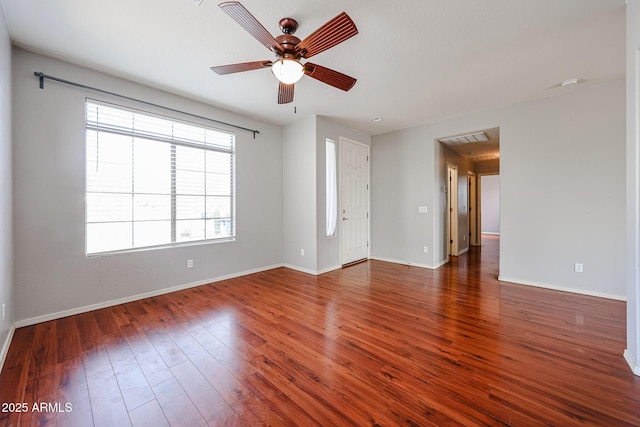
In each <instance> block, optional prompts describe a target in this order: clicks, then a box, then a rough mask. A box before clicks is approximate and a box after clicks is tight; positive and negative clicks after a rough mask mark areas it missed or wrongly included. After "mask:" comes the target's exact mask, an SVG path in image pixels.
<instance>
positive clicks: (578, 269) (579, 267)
mask: <svg viewBox="0 0 640 427" xmlns="http://www.w3.org/2000/svg"><path fill="white" fill-rule="evenodd" d="M574 270H575V272H576V273H582V272H583V271H584V266H583V265H582V264H581V263H579V262H576V264H575V266H574Z"/></svg>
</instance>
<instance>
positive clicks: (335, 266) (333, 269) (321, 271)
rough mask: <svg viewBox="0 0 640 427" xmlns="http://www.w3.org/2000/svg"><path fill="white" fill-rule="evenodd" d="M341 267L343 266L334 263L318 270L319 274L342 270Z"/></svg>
mask: <svg viewBox="0 0 640 427" xmlns="http://www.w3.org/2000/svg"><path fill="white" fill-rule="evenodd" d="M341 268H342V266H341V265H334V266H333V267H327V268H323V269H322V270H318V275H321V274H325V273H329V272H331V271H335V270H340V269H341Z"/></svg>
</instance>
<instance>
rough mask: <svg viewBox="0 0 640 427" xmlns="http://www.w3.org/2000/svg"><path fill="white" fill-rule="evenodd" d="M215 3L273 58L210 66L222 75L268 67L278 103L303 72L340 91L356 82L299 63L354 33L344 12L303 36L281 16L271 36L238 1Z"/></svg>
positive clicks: (290, 98) (287, 99) (289, 93)
mask: <svg viewBox="0 0 640 427" xmlns="http://www.w3.org/2000/svg"><path fill="white" fill-rule="evenodd" d="M219 6H220V7H221V8H222V10H224V11H225V12H226V13H227V14H228V15H229V16H231V17H232V18H233V19H234V20H235V21H236V22H237V23H238V24H240V25H241V26H242V27H243V28H244V29H245V30H247V31H248V32H249V34H251V35H252V36H253V37H254V38H256V39H257V40H258V41H259V42H260V43H262V44H263V45H264V46H266V47H267V49H269V50H271V51H272V52H273V53H274V54H275V56H276V59H275V61H270V60H265V61H252V62H242V63H239V64H229V65H220V66H217V67H211V69H212V70H213V71H215V72H216V73H218V74H220V75H223V74H231V73H238V72H242V71H250V70H258V69H261V68H269V67H270V68H271V71H272V72H273V74H274V75H275V76H276V78H277V79H278V81H279V86H278V104H287V103H289V102H292V101H293V87H294V84H295V83H296V82H297V81H298V80H300V79H301V78H302V76H303V75H305V74H306V75H307V76H309V77H313V78H314V79H316V80H319V81H321V82H323V83H326V84H328V85H330V86H333V87H336V88H338V89H342V90H344V91H348V90H349V89H351V88H352V87H353V85H355V84H356V79H354V78H353V77H350V76H347V75H346V74H342V73H340V72H338V71H335V70H332V69H330V68H327V67H323V66H321V65H317V64H312V63H311V62H306V63H304V64H303V63H302V62H301V61H300V59H301V58H304V59H308V58H311V57H312V56H314V55H317V54H319V53H321V52H324V51H325V50H327V49H330V48H332V47H334V46H336V45H337V44H340V43H342V42H343V41H345V40H347V39H349V38H351V37H353V36H355V35H356V34H358V29H357V28H356V25H355V24H354V23H353V21H352V20H351V18H350V17H349V15H347V14H346V13H345V12H342V13H341V14H339V15H338V16H336V17H335V18H333V19H331V20H330V21H329V22H327V23H326V24H324V25H322V26H321V27H320V28H318V29H317V30H316V31H314V32H313V33H311V34H310V35H309V36H308V37H306V38H305V39H304V40H300V39H299V38H297V37H296V36H294V35H293V33H295V31H296V29H297V28H298V23H297V22H296V20H295V19H292V18H283V19H281V20H280V28H281V29H282V33H283V34H282V35H279V36H278V37H275V38H274V37H273V36H272V35H271V34H269V32H268V31H267V30H266V29H265V28H264V27H263V26H262V24H260V22H258V20H257V19H256V18H255V17H254V16H253V15H252V14H251V13H250V12H249V11H248V10H247V9H245V7H244V6H242V5H241V4H240V2H237V1H228V2H224V3H220V4H219Z"/></svg>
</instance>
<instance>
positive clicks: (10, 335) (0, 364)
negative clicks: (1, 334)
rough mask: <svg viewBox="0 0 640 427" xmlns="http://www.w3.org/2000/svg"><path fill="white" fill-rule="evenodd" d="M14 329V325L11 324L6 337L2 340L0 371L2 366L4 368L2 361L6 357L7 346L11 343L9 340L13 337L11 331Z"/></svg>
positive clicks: (7, 352)
mask: <svg viewBox="0 0 640 427" xmlns="http://www.w3.org/2000/svg"><path fill="white" fill-rule="evenodd" d="M15 331H16V326H15V325H11V329H9V333H8V334H7V339H5V340H4V343H3V344H2V352H1V353H0V372H1V371H2V368H4V362H5V360H6V359H7V354H9V346H10V345H11V340H12V339H13V333H14V332H15Z"/></svg>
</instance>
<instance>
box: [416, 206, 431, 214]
mask: <svg viewBox="0 0 640 427" xmlns="http://www.w3.org/2000/svg"><path fill="white" fill-rule="evenodd" d="M418 213H422V214H425V213H429V208H428V207H427V206H418Z"/></svg>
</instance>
